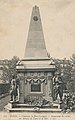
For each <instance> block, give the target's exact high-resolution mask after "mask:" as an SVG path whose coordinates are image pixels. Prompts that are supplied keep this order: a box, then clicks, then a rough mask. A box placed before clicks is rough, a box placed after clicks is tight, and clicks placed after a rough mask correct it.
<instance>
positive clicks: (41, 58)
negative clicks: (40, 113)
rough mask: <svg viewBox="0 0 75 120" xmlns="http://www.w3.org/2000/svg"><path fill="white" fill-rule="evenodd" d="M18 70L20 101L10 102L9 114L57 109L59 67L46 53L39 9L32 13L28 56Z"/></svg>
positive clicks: (26, 50) (26, 52)
mask: <svg viewBox="0 0 75 120" xmlns="http://www.w3.org/2000/svg"><path fill="white" fill-rule="evenodd" d="M16 71H17V76H19V89H18V101H15V102H11V103H9V104H10V107H9V109H8V111H25V110H27V111H29V110H31V109H34V108H39V109H40V110H41V109H43V110H44V108H48V110H49V108H52V107H53V106H54V103H53V76H54V73H55V71H56V68H55V65H54V64H52V61H51V59H50V57H49V55H48V52H47V50H46V46H45V40H44V35H43V30H42V23H41V17H40V12H39V7H37V6H34V7H33V10H32V15H31V20H30V26H29V32H28V39H27V43H26V49H25V56H24V59H22V60H20V61H19V62H18V63H17V66H16ZM57 108H58V105H57Z"/></svg>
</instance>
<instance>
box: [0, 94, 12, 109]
mask: <svg viewBox="0 0 75 120" xmlns="http://www.w3.org/2000/svg"><path fill="white" fill-rule="evenodd" d="M9 101H10V96H9V95H8V96H5V97H3V98H1V99H0V111H3V110H4V106H5V105H7V104H8V102H9Z"/></svg>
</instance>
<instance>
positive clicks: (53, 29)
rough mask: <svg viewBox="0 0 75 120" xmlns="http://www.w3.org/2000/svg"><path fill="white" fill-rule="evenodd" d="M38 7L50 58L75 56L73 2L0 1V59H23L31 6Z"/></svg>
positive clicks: (53, 0)
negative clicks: (16, 57) (15, 57)
mask: <svg viewBox="0 0 75 120" xmlns="http://www.w3.org/2000/svg"><path fill="white" fill-rule="evenodd" d="M34 5H37V6H39V8H40V14H41V19H42V26H43V32H44V37H45V43H46V48H47V50H48V52H49V53H50V55H51V56H52V57H53V58H65V57H66V58H69V57H70V56H71V55H72V53H75V0H0V59H7V58H8V59H10V58H12V57H13V56H14V55H16V56H18V57H19V58H23V57H24V53H25V45H26V41H27V35H28V29H29V23H30V17H31V12H32V7H33V6H34Z"/></svg>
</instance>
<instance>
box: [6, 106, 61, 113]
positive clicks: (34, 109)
mask: <svg viewBox="0 0 75 120" xmlns="http://www.w3.org/2000/svg"><path fill="white" fill-rule="evenodd" d="M5 109H6V111H8V112H61V111H62V110H61V109H54V108H38V107H34V108H9V107H8V106H6V107H5Z"/></svg>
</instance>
